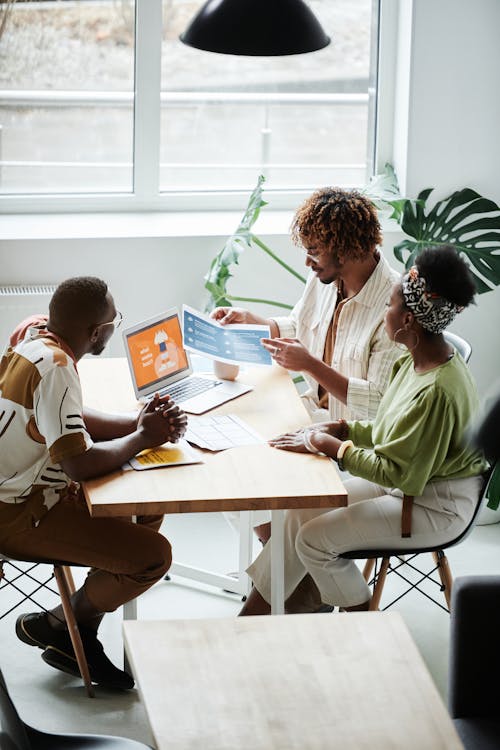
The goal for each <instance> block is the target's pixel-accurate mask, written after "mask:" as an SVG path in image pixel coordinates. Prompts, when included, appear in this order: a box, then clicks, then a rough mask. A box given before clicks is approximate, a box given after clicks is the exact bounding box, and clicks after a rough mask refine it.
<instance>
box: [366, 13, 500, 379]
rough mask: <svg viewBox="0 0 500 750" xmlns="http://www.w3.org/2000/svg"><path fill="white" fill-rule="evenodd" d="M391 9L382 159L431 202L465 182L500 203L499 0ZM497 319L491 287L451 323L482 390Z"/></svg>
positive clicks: (495, 373) (498, 366)
mask: <svg viewBox="0 0 500 750" xmlns="http://www.w3.org/2000/svg"><path fill="white" fill-rule="evenodd" d="M389 2H391V0H389ZM398 9H399V19H398V28H399V38H398V44H397V45H396V49H397V53H396V54H397V57H396V61H395V64H396V81H397V83H396V96H395V114H394V122H393V139H392V140H391V141H390V142H392V143H393V147H392V152H391V151H390V150H388V148H387V146H385V150H383V152H381V153H380V154H379V165H380V163H381V162H384V161H390V162H391V163H392V164H394V166H395V168H396V172H397V174H398V178H399V182H400V189H401V192H402V193H403V194H404V195H407V196H413V197H415V196H416V195H417V194H418V193H419V192H420V191H421V190H423V189H424V188H427V187H434V188H435V190H434V192H433V193H432V195H431V198H430V199H429V205H432V204H433V201H434V199H436V200H439V199H442V198H445V197H446V196H448V195H450V194H451V193H452V192H453V191H454V190H459V189H461V188H464V187H471V188H473V189H475V190H477V191H478V192H479V193H481V194H482V195H484V196H485V197H487V198H491V199H492V200H494V201H495V202H496V203H497V204H500V180H499V175H500V138H499V123H500V96H499V88H498V86H499V84H498V77H499V74H500V45H499V44H498V31H499V29H500V2H499V0H474V2H470V0H439V2H436V0H398ZM387 142H388V139H385V140H384V144H387ZM499 324H500V289H499V288H496V289H495V290H494V291H492V292H488V293H486V294H482V295H480V296H478V297H477V306H476V307H473V308H469V309H468V310H466V311H464V312H463V313H462V314H461V315H459V316H458V318H457V319H456V321H455V323H454V324H453V325H452V326H451V330H454V331H455V332H456V333H459V334H461V335H463V336H464V337H465V338H467V339H469V341H471V343H472V348H473V353H472V359H471V369H472V371H473V373H474V375H475V377H476V380H477V381H478V386H479V388H480V391H481V393H482V394H485V393H486V392H487V391H488V389H489V388H491V387H492V385H493V384H494V383H495V382H497V385H498V378H499V377H500V347H499V346H498V344H497V342H498V326H499Z"/></svg>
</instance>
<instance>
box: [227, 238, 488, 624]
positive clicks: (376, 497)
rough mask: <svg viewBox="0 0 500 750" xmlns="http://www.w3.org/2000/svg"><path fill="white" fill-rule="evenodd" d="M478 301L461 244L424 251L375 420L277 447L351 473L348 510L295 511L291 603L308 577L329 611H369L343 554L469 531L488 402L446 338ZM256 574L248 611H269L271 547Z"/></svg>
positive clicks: (397, 299) (288, 528) (400, 308)
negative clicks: (481, 403)
mask: <svg viewBox="0 0 500 750" xmlns="http://www.w3.org/2000/svg"><path fill="white" fill-rule="evenodd" d="M474 293H475V285H474V280H473V277H472V274H471V272H470V270H469V268H468V266H467V264H466V263H465V262H464V260H463V259H462V258H461V257H460V256H459V255H458V253H457V252H456V251H455V250H454V249H453V248H452V247H449V246H441V247H436V248H429V249H427V250H424V251H422V252H421V253H420V255H419V256H418V257H417V259H416V261H415V266H413V267H412V268H411V269H410V271H409V272H408V273H407V274H405V275H404V276H403V277H402V279H401V281H399V282H397V283H396V284H395V285H394V287H393V290H392V296H391V299H390V302H389V305H388V308H387V312H386V315H385V328H386V331H387V333H388V334H389V336H390V338H391V339H392V340H393V341H395V342H397V343H398V344H401V345H402V347H403V348H405V349H407V352H406V354H404V355H403V356H402V357H401V358H400V359H399V360H398V361H397V362H396V364H395V366H394V370H393V373H392V378H391V382H390V384H389V387H388V389H387V391H386V393H385V395H384V397H383V398H382V401H381V403H380V406H379V409H378V413H377V416H376V417H375V419H374V420H373V421H348V422H345V421H343V420H340V421H338V422H332V423H325V424H321V425H317V424H316V425H313V426H311V427H308V428H305V429H304V430H300V431H298V432H296V433H292V434H288V435H282V436H281V437H279V438H276V439H275V440H272V441H271V445H273V446H274V447H276V448H280V449H283V450H291V451H298V452H312V453H322V454H324V455H326V456H329V457H331V458H333V459H335V460H336V461H337V462H338V464H339V467H340V468H341V469H346V470H347V471H348V472H349V473H350V475H351V476H352V478H350V479H348V480H347V481H346V482H345V487H346V489H347V492H348V495H349V505H348V507H346V508H337V509H333V510H329V509H327V508H322V509H318V510H293V511H287V513H286V521H285V598H286V597H288V596H289V595H290V594H291V593H292V591H293V590H294V589H295V587H296V586H297V585H298V583H299V582H300V581H301V579H302V578H303V577H304V575H306V573H310V574H311V575H312V577H313V578H314V580H315V582H316V584H317V586H318V588H319V590H320V593H321V598H322V601H323V602H324V603H325V604H330V605H332V606H339V607H342V608H344V609H348V610H366V609H368V607H369V604H370V596H371V594H370V589H369V587H368V585H367V583H366V581H365V579H364V578H363V575H362V573H361V571H360V569H359V568H358V566H357V564H356V562H355V561H353V560H348V559H344V558H342V557H340V555H342V553H343V552H347V551H349V550H352V549H362V548H365V549H371V548H374V547H381V548H386V549H390V548H391V547H398V548H399V549H403V548H404V547H405V546H406V545H407V546H408V547H418V546H421V547H426V546H434V545H435V546H439V545H440V544H444V543H446V542H448V541H450V540H452V539H454V538H455V537H457V536H458V535H459V534H460V533H461V532H462V531H463V530H464V529H465V528H466V526H467V525H468V523H469V521H470V519H471V517H472V514H473V512H474V509H475V507H476V504H477V499H478V494H479V492H480V489H481V483H482V476H481V475H482V473H483V472H484V471H485V469H486V462H485V461H484V458H483V457H482V455H481V454H480V453H478V452H476V451H474V450H473V449H472V448H471V447H469V446H468V445H467V444H466V442H465V441H464V439H463V436H464V433H465V430H466V427H467V425H468V423H469V422H470V420H471V418H472V417H473V416H474V413H475V412H476V410H477V408H478V398H477V393H476V387H475V384H474V381H473V379H472V377H471V375H470V372H469V370H468V368H467V365H466V364H465V362H464V361H463V359H462V358H461V356H460V355H459V354H458V353H457V352H456V351H454V349H453V348H452V346H451V345H450V344H448V343H447V342H446V340H445V338H444V336H443V333H442V332H443V330H444V329H445V328H446V326H447V325H449V323H451V321H452V320H453V319H454V317H455V316H456V314H457V313H459V312H460V311H461V310H463V309H464V308H465V307H467V306H468V305H469V304H470V303H471V302H472V301H473V298H474ZM404 497H405V498H406V499H405V500H403V498H404ZM403 504H404V505H405V508H406V510H405V519H404V520H403V521H402V511H403ZM402 526H403V534H404V536H403V537H402ZM248 572H249V574H250V576H251V578H252V579H253V581H254V584H255V585H254V588H253V589H252V592H251V594H250V596H249V597H248V599H247V601H246V603H245V605H244V607H243V609H242V610H241V613H240V614H242V615H251V614H265V613H267V612H269V604H268V602H269V601H270V593H271V592H270V548H269V545H266V547H265V548H264V549H263V550H262V552H261V553H260V555H259V556H258V557H257V559H256V560H255V562H254V563H253V564H252V565H251V566H250V568H249V569H248Z"/></svg>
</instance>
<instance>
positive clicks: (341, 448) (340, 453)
mask: <svg viewBox="0 0 500 750" xmlns="http://www.w3.org/2000/svg"><path fill="white" fill-rule="evenodd" d="M348 448H354V443H353V442H352V440H344V441H343V442H342V443H340V446H339V449H338V451H337V464H338V467H339V469H340V471H345V469H344V462H343V460H342V459H343V457H344V453H345V452H346V450H347V449H348Z"/></svg>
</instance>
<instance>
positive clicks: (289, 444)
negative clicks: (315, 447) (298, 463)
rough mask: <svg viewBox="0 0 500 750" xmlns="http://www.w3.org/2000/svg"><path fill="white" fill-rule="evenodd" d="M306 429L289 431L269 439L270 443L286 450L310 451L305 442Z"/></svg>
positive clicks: (296, 451) (274, 446) (295, 451)
mask: <svg viewBox="0 0 500 750" xmlns="http://www.w3.org/2000/svg"><path fill="white" fill-rule="evenodd" d="M304 434H305V430H297V432H287V433H285V434H284V435H279V436H278V437H275V438H273V439H272V440H269V445H270V446H272V447H273V448H280V449H281V450H284V451H293V452H294V453H309V452H310V451H309V450H308V449H307V448H306V444H305V442H304Z"/></svg>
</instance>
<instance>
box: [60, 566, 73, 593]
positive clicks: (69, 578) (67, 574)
mask: <svg viewBox="0 0 500 750" xmlns="http://www.w3.org/2000/svg"><path fill="white" fill-rule="evenodd" d="M61 570H62V572H63V574H64V576H65V577H66V582H67V584H68V589H69V593H70V594H74V593H75V591H76V586H75V579H74V578H73V571H72V570H71V568H70V567H69V565H61Z"/></svg>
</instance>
